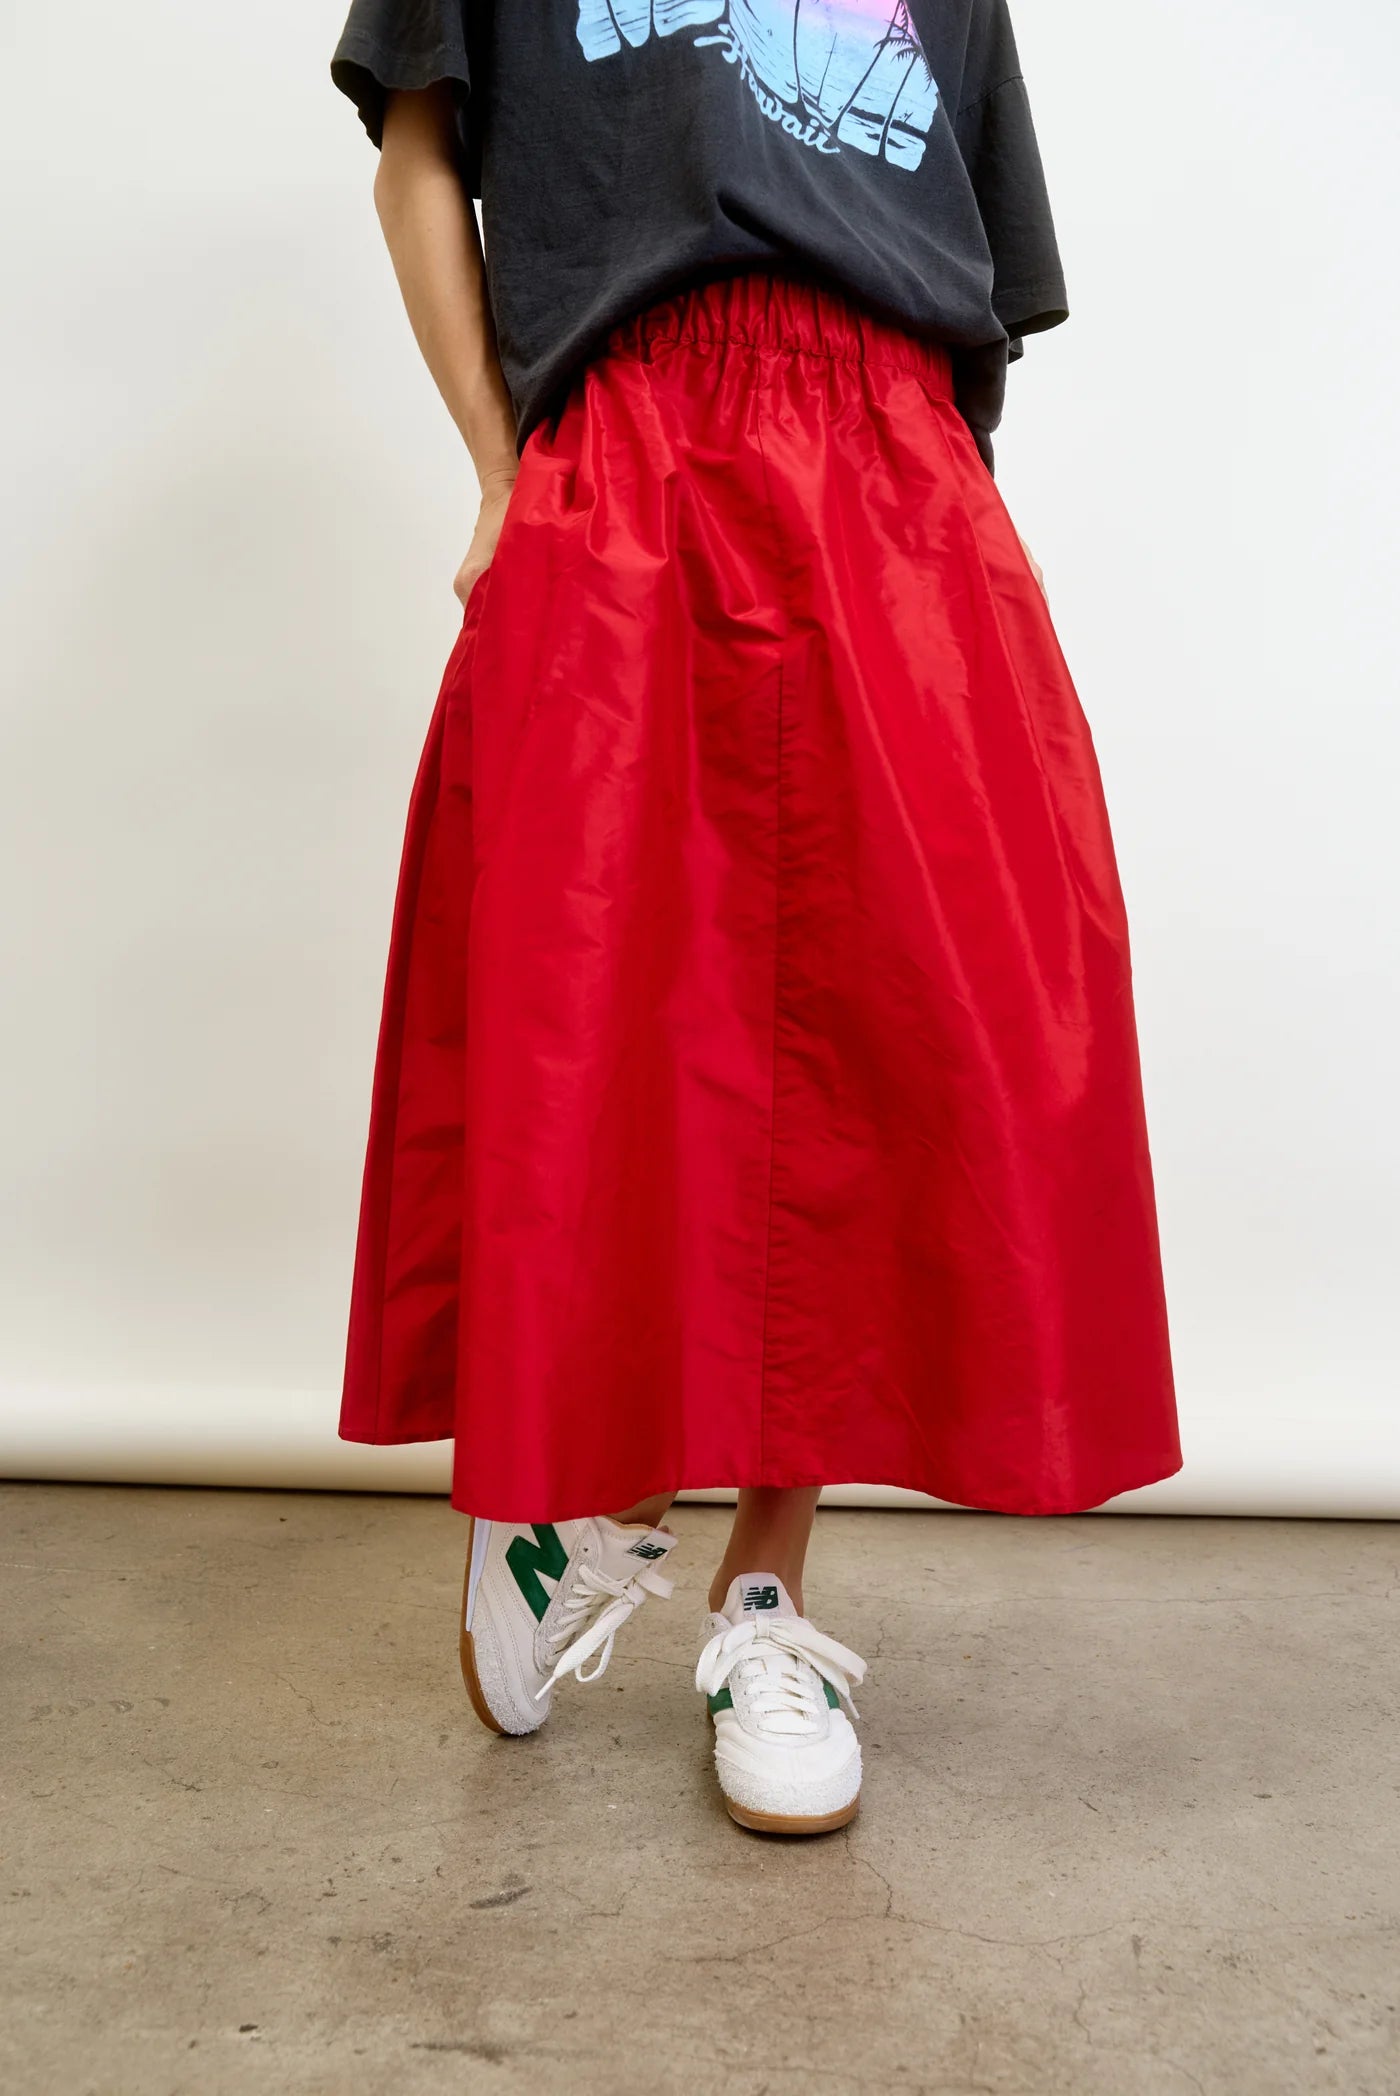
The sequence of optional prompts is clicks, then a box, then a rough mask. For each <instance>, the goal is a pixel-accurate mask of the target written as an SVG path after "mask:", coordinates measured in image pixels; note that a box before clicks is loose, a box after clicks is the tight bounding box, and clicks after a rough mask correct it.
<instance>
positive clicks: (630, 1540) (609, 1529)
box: [598, 1516, 679, 1579]
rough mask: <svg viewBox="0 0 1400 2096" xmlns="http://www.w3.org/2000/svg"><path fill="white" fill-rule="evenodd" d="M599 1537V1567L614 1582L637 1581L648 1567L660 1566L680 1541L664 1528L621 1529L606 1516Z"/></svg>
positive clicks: (600, 1523) (599, 1529) (599, 1530)
mask: <svg viewBox="0 0 1400 2096" xmlns="http://www.w3.org/2000/svg"><path fill="white" fill-rule="evenodd" d="M598 1534H599V1537H600V1539H601V1542H602V1549H601V1551H600V1552H599V1563H600V1565H601V1566H602V1569H603V1570H604V1571H605V1572H606V1573H607V1574H608V1577H609V1578H610V1579H635V1578H636V1576H637V1574H638V1573H639V1572H645V1571H646V1569H647V1567H648V1565H659V1564H660V1563H661V1562H662V1560H663V1559H664V1558H665V1556H666V1554H667V1552H668V1551H671V1550H674V1549H675V1547H676V1544H677V1542H678V1541H679V1538H678V1537H676V1536H671V1535H668V1534H667V1533H666V1530H665V1529H664V1528H619V1526H618V1524H617V1522H616V1521H609V1520H608V1519H607V1517H606V1516H604V1518H603V1519H602V1520H601V1521H600V1522H599V1523H598Z"/></svg>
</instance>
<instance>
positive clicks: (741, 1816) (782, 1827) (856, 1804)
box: [724, 1793, 860, 1834]
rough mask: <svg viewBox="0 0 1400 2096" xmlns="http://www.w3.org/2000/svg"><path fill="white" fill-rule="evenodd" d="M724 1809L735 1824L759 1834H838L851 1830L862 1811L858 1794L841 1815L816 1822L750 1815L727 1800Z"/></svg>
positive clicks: (744, 1807)
mask: <svg viewBox="0 0 1400 2096" xmlns="http://www.w3.org/2000/svg"><path fill="white" fill-rule="evenodd" d="M724 1806H725V1810H726V1811H727V1812H728V1814H729V1817H730V1818H731V1819H732V1820H734V1821H736V1822H737V1823H738V1825H739V1826H741V1827H748V1828H749V1829H750V1831H751V1832H752V1833H755V1834H834V1833H835V1832H836V1829H837V1828H838V1827H848V1826H849V1825H850V1823H851V1821H852V1820H853V1819H854V1818H855V1816H856V1814H857V1813H858V1812H859V1810H860V1795H859V1793H857V1794H856V1796H855V1797H853V1798H852V1799H851V1802H850V1804H849V1805H843V1806H842V1807H841V1809H840V1811H839V1812H824V1813H822V1814H821V1815H820V1816H819V1817H818V1818H816V1819H785V1818H784V1817H783V1815H782V1814H781V1813H780V1812H750V1810H749V1808H748V1806H747V1805H736V1804H735V1803H734V1800H733V1799H732V1798H726V1799H725V1801H724Z"/></svg>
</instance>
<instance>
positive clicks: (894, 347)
mask: <svg viewBox="0 0 1400 2096" xmlns="http://www.w3.org/2000/svg"><path fill="white" fill-rule="evenodd" d="M341 1432H342V1433H343V1434H344V1435H345V1436H346V1437H347V1438H349V1439H351V1440H356V1441H372V1442H398V1441H417V1440H428V1439H437V1438H439V1437H442V1436H447V1435H452V1436H454V1437H455V1442H456V1452H455V1470H454V1487H453V1499H454V1501H455V1503H456V1504H457V1505H458V1506H460V1507H462V1508H464V1509H466V1510H468V1511H470V1512H472V1513H475V1514H479V1515H485V1516H491V1517H495V1518H498V1519H503V1520H557V1519H566V1518H569V1517H571V1516H577V1515H582V1514H587V1513H594V1512H598V1511H600V1510H607V1509H614V1508H617V1507H625V1506H627V1505H629V1504H631V1503H632V1502H633V1501H635V1500H638V1499H640V1498H642V1497H644V1496H646V1495H650V1494H651V1493H654V1492H660V1491H665V1490H670V1489H671V1488H673V1487H680V1486H704V1485H761V1484H762V1485H815V1484H835V1483H842V1482H854V1481H859V1482H865V1483H871V1484H888V1485H903V1486H910V1487H913V1488H915V1489H917V1490H919V1491H923V1492H930V1493H933V1494H935V1495H936V1496H938V1497H940V1498H942V1499H946V1500H953V1501H958V1502H961V1503H963V1504H965V1505H969V1506H976V1507H987V1508H996V1509H1000V1510H1004V1511H1006V1512H1010V1513H1022V1514H1052V1513H1064V1512H1067V1511H1071V1510H1074V1509H1077V1508H1084V1507H1089V1506H1094V1505H1097V1504H1098V1503H1100V1502H1101V1501H1103V1500H1105V1499H1107V1498H1109V1497H1111V1496H1112V1495H1113V1494H1115V1493H1118V1492H1122V1491H1124V1490H1126V1489H1128V1488H1129V1487H1132V1486H1135V1485H1145V1484H1147V1483H1149V1482H1151V1481H1152V1480H1153V1479H1156V1478H1161V1477H1165V1476H1168V1475H1169V1474H1170V1473H1171V1472H1173V1471H1174V1470H1176V1469H1178V1468H1179V1466H1180V1451H1179V1447H1178V1442H1177V1431H1176V1416H1175V1407H1174V1402H1173V1394H1172V1380H1171V1367H1170V1358H1169V1353H1168V1342H1167V1326H1166V1317H1165V1311H1164V1306H1163V1295H1162V1282H1161V1270H1160V1262H1159V1256H1158V1245H1157V1230H1156V1221H1155V1215H1154V1206H1153V1192H1152V1180H1151V1169H1150V1165H1149V1161H1148V1149H1147V1139H1146V1133H1145V1128H1144V1122H1143V1111H1142V1100H1141V1088H1140V1081H1139V1073H1138V1056H1137V1045H1136V1037H1135V1032H1134V1022H1133V1009H1132V995H1131V981H1130V972H1129V959H1128V938H1127V929H1126V924H1125V920H1124V912H1123V904H1122V899H1121V895H1120V891H1119V884H1118V877H1117V872H1116V869H1115V864H1114V857H1113V847H1112V844H1111V841H1110V836H1109V829H1108V821H1107V817H1106V814H1105V810H1104V803H1103V797H1102V791H1101V787H1100V783H1099V773H1098V768H1097V764H1096V761H1095V756H1094V750H1093V746H1092V743H1091V741H1090V736H1089V730H1088V727H1087V725H1086V723H1085V720H1084V717H1083V715H1082V713H1081V711H1080V708H1079V703H1078V701H1077V699H1076V697H1075V693H1074V688H1073V686H1072V684H1071V681H1070V677H1069V673H1068V671H1067V669H1066V667H1065V663H1064V660H1063V657H1062V656H1061V653H1060V649H1059V647H1058V645H1057V642H1056V639H1055V634H1054V631H1053V629H1052V626H1051V621H1050V615H1049V613H1048V611H1047V609H1046V606H1045V603H1044V600H1043V599H1042V597H1041V594H1040V592H1039V590H1038V589H1037V587H1036V584H1035V581H1034V579H1033V577H1032V575H1031V572H1030V569H1029V567H1028V565H1027V561H1026V558H1025V555H1024V554H1023V552H1022V550H1021V547H1020V545H1019V543H1018V541H1017V537H1016V533H1015V531H1014V529H1013V527H1012V524H1011V522H1010V519H1009V518H1008V516H1007V513H1006V511H1005V509H1004V508H1003V506H1002V502H1001V498H1000V496H999V495H998V493H997V490H996V487H995V484H994V482H993V481H992V479H991V476H990V475H989V474H988V472H987V471H986V469H985V467H984V466H983V465H982V462H981V460H980V459H979V457H978V455H977V452H976V449H975V447H974V444H973V441H972V438H971V436H970V434H969V433H968V430H967V428H966V426H965V425H964V423H963V421H962V420H961V418H960V416H959V415H958V413H957V411H956V409H955V407H954V405H953V401H952V398H951V394H950V380H949V367H948V360H947V355H946V352H945V351H943V350H942V349H940V348H938V347H934V346H929V345H926V344H920V343H917V342H915V341H913V340H912V339H910V338H909V337H908V336H906V335H904V334H903V333H901V332H900V331H898V330H896V329H894V328H892V327H889V326H886V325H884V324H883V323H881V322H878V321H875V320H873V319H871V318H869V317H868V316H865V315H863V314H861V313H860V312H858V311H856V310H855V309H854V308H852V307H851V306H849V305H848V304H846V303H845V302H843V301H842V300H840V299H839V298H837V297H835V296H833V295H832V294H830V293H828V292H825V291H821V290H817V289H815V288H812V287H810V286H804V285H802V284H800V283H795V282H791V281H786V280H783V279H774V278H772V277H768V276H750V277H744V278H739V279H736V280H733V281H728V282H725V283H722V284H718V285H711V286H709V287H708V288H705V289H700V290H696V291H694V292H691V293H688V294H686V295H684V296H682V297H679V298H677V299H676V300H674V301H673V302H671V303H668V304H666V305H664V306H661V307H659V308H657V309H655V310H653V311H652V312H651V313H649V314H647V315H646V316H645V317H644V318H642V319H640V320H638V321H636V322H634V323H632V324H630V325H628V326H626V327H624V328H622V329H621V330H619V331H618V333H617V334H616V335H615V336H614V338H613V340H612V341H611V343H610V344H609V346H608V349H607V352H606V353H605V354H604V355H603V356H602V357H601V358H600V359H599V360H598V362H597V363H596V364H595V365H594V366H593V367H592V368H591V369H590V370H589V371H588V372H587V374H586V376H585V377H584V379H583V380H582V381H581V383H580V385H579V386H578V388H577V389H576V390H575V392H574V395H573V397H572V399H571V400H570V402H569V403H568V406H567V408H566V409H565V411H564V413H563V415H562V417H561V419H560V420H559V422H558V424H557V426H555V427H552V428H542V429H540V430H538V431H537V432H536V433H535V434H534V435H533V436H532V437H531V439H530V440H529V442H528V443H527V445H526V447H525V452H524V457H523V459H522V462H521V469H520V477H519V480H518V482H517V484H516V487H515V491H514V494H513V496H512V499H511V503H510V508H509V511H508V514H507V517H506V523H505V529H504V531H503V533H502V536H501V540H500V545H499V548H498V551H497V554H496V557H495V560H494V562H493V563H492V566H491V567H490V569H489V570H488V571H487V573H486V575H485V576H484V577H483V579H482V580H481V582H480V583H478V585H477V587H476V589H475V591H474V592H473V595H472V598H471V601H470V603H469V605H468V607H467V612H466V616H465V619H464V622H463V626H462V631H461V636H460V638H459V640H458V642H457V645H456V647H455V648H454V649H453V652H452V656H451V659H450V661H449V663H448V665H447V671H446V675H445V677H444V680H443V685H442V692H441V696H440V697H439V700H438V704H437V710H436V713H435V714H434V716H433V721H432V726H431V729H430V731H429V735H428V743H427V748H426V750H425V752H424V755H423V760H422V764H421V768H420V770H419V773H418V779H417V783H416V785H415V787H414V792H413V799H412V805H411V808H410V812H409V821H408V838H407V844H406V847H405V852H404V860H403V867H402V873H401V879H400V886H399V894H398V902H397V907H396V913H395V920H394V931H393V942H392V952H391V956H390V963H389V980H388V988H387V993H386V1003H385V1010H384V1019H383V1028H382V1032H381V1036H380V1042H379V1055H378V1065H377V1070H376V1076H375V1087H374V1103H373V1116H372V1126H371V1131H370V1142H369V1159H368V1165H367V1169H366V1175H365V1184H364V1199H363V1208H362V1213H361V1219H360V1236H359V1248H358V1255H357V1261H356V1269H355V1281H354V1298H353V1308H352V1313H351V1322H350V1337H349V1359H348V1366H347V1372H346V1382H345V1396H344V1407H343V1414H342V1421H341Z"/></svg>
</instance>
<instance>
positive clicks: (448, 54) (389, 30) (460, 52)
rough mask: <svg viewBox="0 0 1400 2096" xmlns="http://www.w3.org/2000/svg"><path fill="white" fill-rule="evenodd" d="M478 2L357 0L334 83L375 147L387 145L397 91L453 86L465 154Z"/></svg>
mask: <svg viewBox="0 0 1400 2096" xmlns="http://www.w3.org/2000/svg"><path fill="white" fill-rule="evenodd" d="M473 6H474V0H354V4H353V6H352V7H351V9H350V14H349V18H348V20H347V21H346V24H345V28H344V30H343V31H342V33H341V38H340V42H339V43H338V44H337V45H336V47H335V55H334V57H333V58H332V59H331V79H332V80H333V81H334V83H335V85H336V86H337V87H338V88H339V89H340V91H341V93H342V94H345V95H348V96H349V97H350V100H351V101H352V102H353V103H354V104H355V107H356V109H357V110H358V111H359V113H360V120H361V122H362V123H363V125H364V127H365V130H366V131H367V132H368V133H369V136H370V139H371V141H372V142H373V144H374V145H376V146H380V145H382V144H383V142H384V108H385V104H386V102H387V100H388V97H389V95H390V93H391V92H392V91H394V90H395V89H414V88H423V87H432V86H434V85H435V84H436V83H437V82H438V81H440V80H447V81H451V83H452V84H453V87H454V88H455V90H456V97H455V99H456V104H457V113H458V129H459V132H460V134H461V140H462V145H463V150H464V153H466V152H467V151H468V148H469V133H470V127H469V125H468V122H467V115H468V107H469V98H470V93H471V44H472V32H471V31H470V30H469V28H468V26H467V14H468V11H469V10H470V9H472V7H473Z"/></svg>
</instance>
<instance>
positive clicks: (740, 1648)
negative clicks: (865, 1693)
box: [695, 1616, 865, 1738]
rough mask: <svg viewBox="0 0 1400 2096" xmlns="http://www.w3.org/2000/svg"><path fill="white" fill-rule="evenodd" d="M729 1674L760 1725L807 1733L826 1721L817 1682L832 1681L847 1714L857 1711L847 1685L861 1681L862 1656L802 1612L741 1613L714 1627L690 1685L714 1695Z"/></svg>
mask: <svg viewBox="0 0 1400 2096" xmlns="http://www.w3.org/2000/svg"><path fill="white" fill-rule="evenodd" d="M731 1674H737V1678H738V1679H739V1680H740V1681H742V1682H743V1683H744V1684H745V1687H746V1688H747V1690H748V1700H749V1707H750V1709H751V1710H752V1712H753V1715H754V1717H755V1718H756V1719H757V1721H758V1724H759V1726H760V1728H761V1729H762V1730H764V1731H768V1732H772V1733H773V1734H775V1735H786V1736H787V1737H789V1738H791V1737H792V1736H793V1735H795V1734H798V1733H809V1734H810V1733H812V1732H814V1731H816V1730H818V1729H819V1728H820V1727H821V1726H822V1725H824V1724H825V1722H826V1697H825V1694H824V1693H823V1691H822V1687H821V1682H822V1681H829V1682H830V1683H831V1685H832V1687H833V1688H834V1689H835V1691H836V1693H837V1695H838V1696H839V1697H840V1698H841V1701H842V1702H843V1703H844V1704H845V1706H846V1708H847V1710H849V1712H850V1713H851V1716H852V1717H858V1716H859V1714H860V1713H859V1712H858V1711H857V1709H856V1706H855V1704H854V1703H853V1702H852V1701H851V1684H852V1683H853V1682H854V1683H855V1685H856V1686H857V1687H859V1686H860V1684H861V1682H862V1681H864V1679H865V1661H864V1660H863V1659H862V1658H861V1657H860V1655H859V1653H856V1652H852V1651H850V1650H849V1649H848V1648H847V1647H846V1646H845V1645H838V1644H837V1642H836V1640H835V1638H829V1637H827V1636H826V1635H825V1633H824V1632H822V1631H820V1630H818V1629H817V1627H816V1625H815V1624H814V1623H809V1622H808V1621H807V1618H806V1617H805V1616H778V1617H775V1618H773V1619H772V1620H765V1621H763V1622H760V1621H759V1620H758V1619H757V1618H756V1617H754V1616H746V1617H745V1618H744V1620H743V1622H742V1623H736V1624H735V1625H734V1627H733V1628H732V1629H731V1630H721V1631H717V1632H716V1634H715V1635H714V1637H712V1638H711V1639H710V1642H709V1644H708V1645H706V1647H705V1649H704V1651H703V1652H702V1653H701V1654H700V1664H699V1665H698V1666H697V1667H696V1669H695V1686H696V1687H697V1688H698V1689H700V1690H701V1691H702V1692H703V1693H704V1694H705V1695H707V1696H717V1695H718V1694H719V1692H720V1690H721V1689H722V1688H724V1687H725V1686H726V1684H727V1683H728V1680H729V1677H730V1675H731ZM818 1677H820V1678H818Z"/></svg>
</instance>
